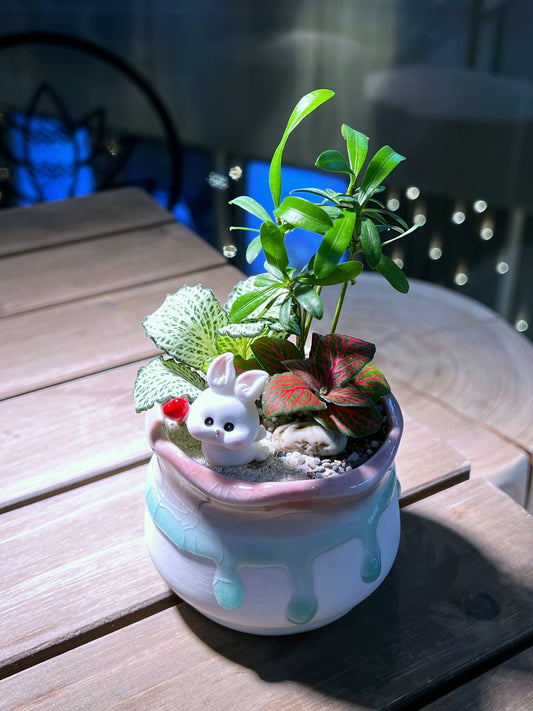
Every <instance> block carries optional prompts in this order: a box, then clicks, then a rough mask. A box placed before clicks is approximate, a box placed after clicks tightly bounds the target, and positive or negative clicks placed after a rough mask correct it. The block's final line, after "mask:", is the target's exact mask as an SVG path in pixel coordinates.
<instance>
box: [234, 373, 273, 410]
mask: <svg viewBox="0 0 533 711" xmlns="http://www.w3.org/2000/svg"><path fill="white" fill-rule="evenodd" d="M267 380H268V373H265V371H264V370H247V371H245V372H244V373H242V374H241V375H239V377H238V378H237V380H236V382H235V395H236V396H237V397H238V398H239V400H242V401H243V402H254V401H255V400H257V398H258V397H259V396H260V395H261V393H262V392H263V390H264V388H265V385H266V382H267Z"/></svg>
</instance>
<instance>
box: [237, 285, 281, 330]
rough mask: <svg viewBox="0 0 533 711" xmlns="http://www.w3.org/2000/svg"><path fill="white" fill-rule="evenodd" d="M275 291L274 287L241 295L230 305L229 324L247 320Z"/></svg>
mask: <svg viewBox="0 0 533 711" xmlns="http://www.w3.org/2000/svg"><path fill="white" fill-rule="evenodd" d="M275 291H276V289H275V288H274V287H268V288H266V289H259V290H258V291H253V292H251V293H249V294H242V295H241V296H239V297H237V298H236V299H235V301H234V302H233V303H232V305H231V309H230V312H229V319H230V321H231V323H238V322H239V321H243V320H244V319H245V318H247V317H248V316H249V315H250V314H251V313H253V312H254V311H255V310H256V309H258V308H259V307H260V306H263V305H264V304H265V303H266V302H267V299H268V298H269V297H270V296H272V294H273V293H274V292H275Z"/></svg>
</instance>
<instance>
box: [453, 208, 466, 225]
mask: <svg viewBox="0 0 533 711" xmlns="http://www.w3.org/2000/svg"><path fill="white" fill-rule="evenodd" d="M465 220H466V213H465V211H464V208H463V206H462V205H460V204H458V205H456V206H455V209H454V211H453V212H452V222H453V223H454V225H462V224H463V222H464V221H465Z"/></svg>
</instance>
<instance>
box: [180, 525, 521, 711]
mask: <svg viewBox="0 0 533 711" xmlns="http://www.w3.org/2000/svg"><path fill="white" fill-rule="evenodd" d="M402 526H403V529H402V538H401V543H400V550H399V552H398V557H397V560H396V563H395V565H394V567H393V569H392V571H391V572H390V574H389V576H388V577H387V579H386V580H385V581H384V583H383V584H382V585H381V586H380V588H378V589H377V590H376V591H375V592H374V593H373V595H371V596H370V597H369V598H368V599H367V600H365V601H364V602H363V603H361V604H360V605H358V606H357V607H356V608H355V609H354V610H352V611H351V612H349V613H348V614H347V615H345V616H344V617H343V618H341V619H340V620H338V621H337V622H334V623H332V624H330V625H328V626H327V627H324V628H322V629H319V630H314V631H312V632H305V633H303V634H296V635H289V636H284V637H281V636H280V637H259V636H255V635H248V634H243V633H240V632H235V631H233V630H229V629H226V628H224V627H221V626H220V625H218V624H216V623H214V622H211V621H210V620H208V619H206V618H205V617H203V616H202V615H200V614H199V613H197V612H196V611H195V610H193V609H192V608H191V607H189V606H188V605H185V604H182V605H179V606H178V608H177V609H178V611H179V614H180V615H181V616H182V618H183V620H184V621H185V622H186V624H187V625H188V626H189V628H190V629H191V631H192V632H193V633H194V634H196V635H197V636H198V637H199V638H200V639H201V640H202V641H203V642H204V643H205V644H207V645H209V646H210V647H211V648H212V649H213V650H214V651H215V652H217V653H218V654H221V655H224V656H225V657H226V658H228V659H230V660H231V661H233V662H235V663H236V664H239V665H242V666H244V667H247V668H249V669H251V670H253V671H254V672H255V673H256V674H257V675H258V677H260V678H261V679H262V680H263V681H266V682H272V683H276V682H283V681H288V680H290V681H293V682H297V683H299V684H301V685H302V687H303V688H302V689H301V690H300V691H298V690H295V689H294V687H291V689H290V690H287V693H289V695H290V696H292V695H293V694H294V697H295V699H296V698H301V697H305V696H306V695H307V694H308V690H307V689H306V688H305V687H308V688H309V689H312V690H314V691H315V692H318V693H319V694H321V695H324V696H326V697H330V698H332V699H339V700H345V701H348V702H352V703H354V704H360V705H361V706H364V707H365V708H383V707H387V708H389V707H391V708H401V707H403V706H404V705H406V704H408V705H409V708H417V707H421V706H422V705H423V704H425V703H428V702H430V701H431V700H433V699H434V698H438V697H439V696H442V695H443V694H445V693H447V692H448V691H449V690H451V689H452V688H454V687H455V686H457V685H458V684H459V683H464V682H465V681H468V679H470V678H472V677H474V676H476V675H478V674H480V673H482V672H483V671H485V669H486V668H490V667H492V666H493V665H494V664H496V663H498V662H499V661H501V658H502V657H503V656H511V654H512V653H513V652H514V651H516V649H519V648H520V645H521V644H523V643H524V639H525V637H526V636H527V633H528V628H529V634H530V635H531V611H532V609H533V591H532V590H531V589H530V588H528V587H526V586H524V585H521V584H520V582H519V581H518V580H516V579H515V578H514V577H513V576H512V575H511V574H508V573H507V574H506V573H505V572H504V570H503V569H502V570H499V569H498V568H496V567H495V566H494V565H493V564H492V563H491V562H490V561H489V560H488V559H487V558H486V557H484V556H483V554H482V552H481V551H479V550H478V549H476V548H475V547H473V546H472V545H471V544H470V543H469V542H467V541H466V540H465V539H464V538H462V537H461V536H459V535H457V533H455V532H453V531H451V530H450V529H448V528H445V527H443V526H441V525H439V524H436V523H435V522H433V521H430V520H427V519H424V518H422V517H420V516H417V515H415V514H414V513H411V512H403V513H402ZM514 569H515V570H517V569H519V568H518V567H515V568H514ZM450 680H452V681H451V682H450ZM480 705H481V699H479V706H480ZM476 707H478V704H477V703H476V702H475V700H474V703H473V705H472V706H471V707H469V708H476Z"/></svg>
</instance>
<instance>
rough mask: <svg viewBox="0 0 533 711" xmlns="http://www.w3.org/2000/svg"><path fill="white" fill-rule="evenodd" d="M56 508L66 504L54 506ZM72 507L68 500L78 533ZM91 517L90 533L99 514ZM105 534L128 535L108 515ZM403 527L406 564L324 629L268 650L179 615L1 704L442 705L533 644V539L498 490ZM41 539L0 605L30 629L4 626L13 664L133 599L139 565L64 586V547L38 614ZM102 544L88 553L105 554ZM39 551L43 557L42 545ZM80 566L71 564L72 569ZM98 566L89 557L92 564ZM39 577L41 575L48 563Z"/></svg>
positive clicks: (70, 664) (463, 497)
mask: <svg viewBox="0 0 533 711" xmlns="http://www.w3.org/2000/svg"><path fill="white" fill-rule="evenodd" d="M55 503H56V504H57V505H60V503H61V501H60V500H59V497H58V501H57V502H55ZM75 503H76V502H75V501H74V500H71V501H70V505H71V508H72V509H73V521H74V519H75V515H74V506H75ZM28 508H29V509H30V508H33V507H28ZM15 513H16V512H13V514H6V515H5V516H8V517H11V519H10V520H8V527H9V528H11V530H12V532H13V533H15V532H17V531H20V530H21V526H20V523H21V522H20V521H17V517H16V516H15V515H14V514H15ZM86 513H87V521H88V520H89V519H90V514H91V513H92V512H91V511H90V510H88V511H87V512H86ZM28 518H29V516H28ZM31 520H32V522H34V523H31V524H30V522H29V521H28V522H27V523H26V526H27V527H28V526H29V528H30V529H31V528H32V527H35V529H38V528H39V525H40V526H41V527H42V526H43V524H44V522H45V521H47V522H48V525H47V527H46V530H45V531H43V532H42V533H44V532H46V534H47V535H48V536H51V535H52V531H53V530H54V528H55V524H54V522H53V521H51V520H50V519H49V518H47V517H45V516H44V514H43V513H41V512H40V513H39V516H38V517H37V520H35V516H32V517H31ZM109 521H110V522H114V523H115V524H116V525H119V520H118V519H117V518H116V517H114V516H112V515H110V516H109ZM4 525H5V524H4ZM62 525H64V523H63V524H62ZM402 525H403V532H402V538H401V543H400V551H399V554H398V559H397V561H396V563H395V566H394V568H393V570H392V571H391V574H390V575H389V576H388V578H387V579H386V581H385V582H384V583H383V584H382V586H381V587H380V588H379V589H378V590H377V591H376V592H375V593H374V594H373V595H372V596H371V597H370V598H369V599H368V600H366V601H365V602H364V603H362V604H361V605H359V606H358V607H356V608H355V609H354V610H353V611H352V612H350V613H349V614H348V615H346V616H344V617H343V618H342V619H341V620H339V621H338V622H337V623H333V624H332V625H329V626H328V627H325V628H323V629H321V630H316V631H314V632H310V633H306V634H305V635H296V636H293V637H274V638H261V637H256V636H253V635H246V634H241V633H238V632H234V631H231V630H227V629H225V628H223V627H221V626H219V625H217V624H215V623H212V622H210V621H209V620H207V619H206V618H204V617H202V616H201V615H199V614H198V613H196V612H195V611H193V610H192V609H191V608H189V607H188V606H187V605H185V604H179V605H178V606H177V607H176V608H173V609H169V610H167V611H164V612H161V613H159V614H155V615H152V616H150V617H148V618H147V619H145V620H142V621H140V622H137V623H135V624H133V625H131V626H129V627H125V628H123V629H121V630H119V631H117V632H115V633H112V634H106V635H105V636H103V637H102V638H100V639H96V640H94V641H92V642H90V643H89V644H86V645H83V646H80V647H79V648H77V649H72V650H71V651H68V652H66V653H64V654H61V655H59V656H56V657H54V658H52V659H49V660H48V661H44V662H43V663H40V664H37V665H36V666H33V667H32V668H29V669H26V670H25V671H22V672H20V673H19V674H17V675H14V676H12V677H10V678H7V679H5V680H4V681H3V682H2V683H1V684H0V693H1V695H2V698H9V699H10V701H11V703H12V704H13V707H15V708H17V709H19V710H20V711H22V710H23V709H30V708H34V704H36V703H38V704H39V706H38V707H39V708H40V709H52V708H53V709H54V711H57V710H61V709H65V710H66V709H72V708H76V709H78V710H79V711H82V710H83V709H91V711H98V710H99V709H104V708H105V709H109V708H119V707H120V708H128V709H131V710H132V711H134V710H135V709H142V710H143V711H144V709H147V708H158V709H161V710H164V709H169V711H170V710H171V711H174V710H175V709H176V704H177V700H179V707H180V708H184V709H185V708H186V709H187V710H188V711H196V709H205V708H215V707H216V708H217V709H219V710H220V711H225V710H226V709H227V710H228V711H230V710H231V711H248V710H249V709H250V708H254V709H263V710H264V709H268V710H269V711H273V710H274V709H279V710H280V711H282V710H283V711H285V710H286V709H295V710H296V709H305V710H306V711H311V710H313V709H315V710H318V709H324V708H327V709H346V708H350V709H355V710H356V709H360V710H362V709H368V708H372V709H383V708H391V707H392V706H394V708H403V707H409V705H410V704H412V703H413V702H415V703H416V701H417V699H418V700H421V699H423V698H425V697H428V696H433V697H436V696H439V695H443V694H444V693H447V692H449V690H450V687H449V684H450V683H453V679H454V677H455V676H456V675H457V674H458V672H461V673H462V674H468V673H471V674H472V676H473V677H475V676H477V669H478V668H479V667H480V665H483V666H484V667H486V668H489V667H490V661H491V659H494V660H496V659H499V658H500V657H502V656H505V653H506V651H507V652H508V656H512V653H513V649H514V648H515V646H516V645H520V644H524V643H525V641H526V640H527V639H528V638H531V636H533V594H532V587H533V571H532V569H531V565H530V556H529V550H530V547H528V545H527V542H528V541H529V542H531V541H532V539H533V519H532V518H531V517H530V516H529V515H528V514H527V513H526V512H525V511H524V510H523V509H521V508H520V507H519V506H517V505H516V504H515V503H514V502H512V501H511V499H509V498H508V497H507V496H506V495H504V494H502V493H501V492H499V491H498V490H497V489H495V488H494V487H492V486H491V485H490V484H487V483H486V482H483V481H481V480H476V481H469V482H466V483H463V484H460V485H458V486H456V487H453V488H451V489H449V490H447V491H445V492H441V493H439V494H436V495H435V496H432V497H430V498H428V499H425V500H424V501H421V502H418V503H416V504H413V505H411V506H409V507H408V508H407V509H405V510H404V511H403V514H402ZM60 530H61V527H60ZM78 530H79V534H80V535H78V536H77V537H76V539H75V540H74V544H75V546H76V547H77V548H79V549H81V548H83V547H84V545H85V544H84V543H83V540H84V535H83V534H84V532H85V531H84V529H83V528H79V529H78ZM36 535H37V534H36V532H35V531H33V532H32V531H31V530H27V531H26V532H25V533H21V534H20V535H19V536H18V538H16V539H15V540H14V541H13V542H11V546H12V557H13V560H14V561H15V569H14V570H13V571H12V572H11V571H10V574H9V578H10V579H11V581H12V583H11V584H15V585H18V587H17V588H16V589H12V590H10V591H9V584H6V585H4V590H5V592H4V595H3V596H2V599H4V600H6V596H8V599H9V600H10V609H11V610H12V611H13V614H15V610H16V612H17V615H18V616H19V617H20V620H21V621H20V625H21V626H19V635H18V637H19V639H18V640H15V639H12V637H13V635H14V633H13V628H14V625H13V624H11V625H9V624H6V625H5V626H4V630H3V635H5V629H6V627H7V630H8V634H9V635H10V636H9V639H10V640H11V641H10V642H9V644H8V646H7V649H8V650H10V651H11V652H14V650H15V649H16V648H18V650H19V652H20V651H21V650H22V649H24V648H25V649H26V650H28V649H30V648H31V646H32V644H35V643H37V642H38V641H39V640H43V639H46V638H47V639H49V640H50V639H51V638H53V637H54V634H56V628H57V627H58V626H63V630H64V631H65V632H66V627H67V624H66V622H65V618H66V617H68V616H69V615H73V614H74V611H75V610H78V609H79V608H81V605H82V602H83V601H85V604H86V605H89V606H90V607H91V608H93V611H92V618H93V619H95V618H96V617H97V614H96V613H97V611H96V610H95V608H96V607H97V606H98V604H101V599H102V598H103V597H104V596H105V595H106V594H111V595H112V597H113V599H114V600H116V597H117V596H118V595H119V593H118V592H114V593H111V591H112V590H113V591H116V590H121V591H122V596H123V597H127V591H125V584H126V581H127V580H128V578H127V576H125V575H124V574H123V571H122V568H123V567H126V568H129V565H130V563H129V562H128V560H127V556H126V555H123V556H122V557H121V562H120V564H119V565H118V567H115V568H113V569H111V568H109V567H108V564H106V570H107V571H108V572H107V577H106V579H105V580H104V581H103V582H102V583H100V581H98V582H99V584H93V585H92V586H91V587H90V591H91V595H90V596H89V595H88V594H87V591H88V587H87V585H86V584H84V578H85V575H82V576H81V579H80V580H79V581H78V582H76V579H75V576H69V575H68V572H69V570H70V569H71V568H72V566H73V565H74V563H72V562H68V563H67V562H66V561H65V560H64V559H63V557H64V556H65V551H64V549H66V548H67V547H68V545H67V543H65V542H64V541H63V540H62V539H61V537H59V538H58V544H59V551H58V553H57V561H58V566H59V568H58V570H60V571H61V573H60V574H59V573H58V574H57V576H54V574H53V573H49V574H48V575H47V576H45V577H44V578H42V577H41V578H38V577H36V581H35V583H34V584H36V583H37V580H38V582H39V586H40V591H38V593H37V594H35V593H34V595H33V596H32V600H31V603H30V601H29V599H27V598H26V595H29V591H30V590H31V589H32V587H33V585H34V584H32V582H31V581H27V582H24V571H22V577H23V580H20V581H19V578H20V577H21V572H20V571H19V570H18V567H17V565H16V561H17V560H19V559H20V555H21V554H23V553H25V554H26V556H27V555H28V554H29V553H30V552H31V551H32V550H34V546H35V545H36V543H34V542H33V540H34V539H35V538H36ZM99 535H100V534H98V535H96V536H95V537H94V538H96V540H94V541H93V546H94V547H95V548H96V547H98V550H100V551H102V549H104V548H105V546H104V545H100V546H98V538H99ZM122 540H123V546H124V548H125V549H128V550H133V549H136V550H137V553H136V555H137V556H138V555H140V553H139V545H135V543H137V544H138V541H137V540H136V538H135V533H134V532H133V531H132V540H133V545H131V546H130V545H129V543H128V542H127V541H126V540H124V539H122ZM39 543H40V549H41V550H43V549H44V550H46V547H45V546H43V539H42V537H41V538H40V539H39ZM69 544H70V541H69ZM56 545H57V544H56ZM113 550H114V547H109V548H108V549H107V552H105V551H102V552H101V555H102V556H104V557H105V556H110V554H111V551H113ZM15 553H16V554H17V556H15ZM75 556H76V553H75V552H73V553H72V554H71V553H70V552H69V554H68V557H69V560H71V559H72V558H73V557H75ZM91 560H92V556H91V554H89V555H88V557H87V558H86V565H87V564H88V562H87V561H91ZM94 563H95V564H96V563H97V561H96V560H95V561H94ZM33 565H34V569H35V574H36V576H37V573H38V571H39V567H40V563H39V562H38V560H36V561H35V563H34V564H33ZM62 566H63V567H62ZM45 567H46V566H45ZM133 568H134V569H135V570H136V571H137V573H136V574H135V573H134V574H131V573H130V576H131V577H132V578H133V579H134V580H133V585H144V584H145V576H144V572H145V570H144V566H143V567H142V570H141V567H140V565H139V564H137V565H134V566H133ZM53 577H56V578H60V580H61V581H62V584H63V585H64V586H65V588H66V589H65V591H64V592H65V594H64V596H62V599H63V600H64V601H68V605H67V608H66V609H65V610H62V612H61V614H57V612H55V613H54V611H53V610H52V609H47V608H44V610H43V608H42V601H43V600H44V601H46V592H47V588H48V584H49V583H50V584H51V581H52V578H53ZM95 582H96V581H95ZM8 591H9V593H8ZM23 591H24V592H25V594H23V595H21V592H23ZM14 593H16V594H14ZM56 594H59V593H58V592H57V591H56ZM95 598H96V600H95ZM138 598H139V596H137V599H138ZM30 604H31V607H32V608H33V609H32V611H31V612H30V610H29V607H30ZM108 607H111V605H109V606H108ZM8 612H9V610H8ZM78 614H80V613H79V612H78ZM89 616H91V615H90V614H89ZM28 617H31V618H32V622H30V621H29V619H28ZM43 628H44V629H43ZM71 633H72V632H71ZM463 680H464V679H463ZM411 707H412V706H411Z"/></svg>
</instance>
